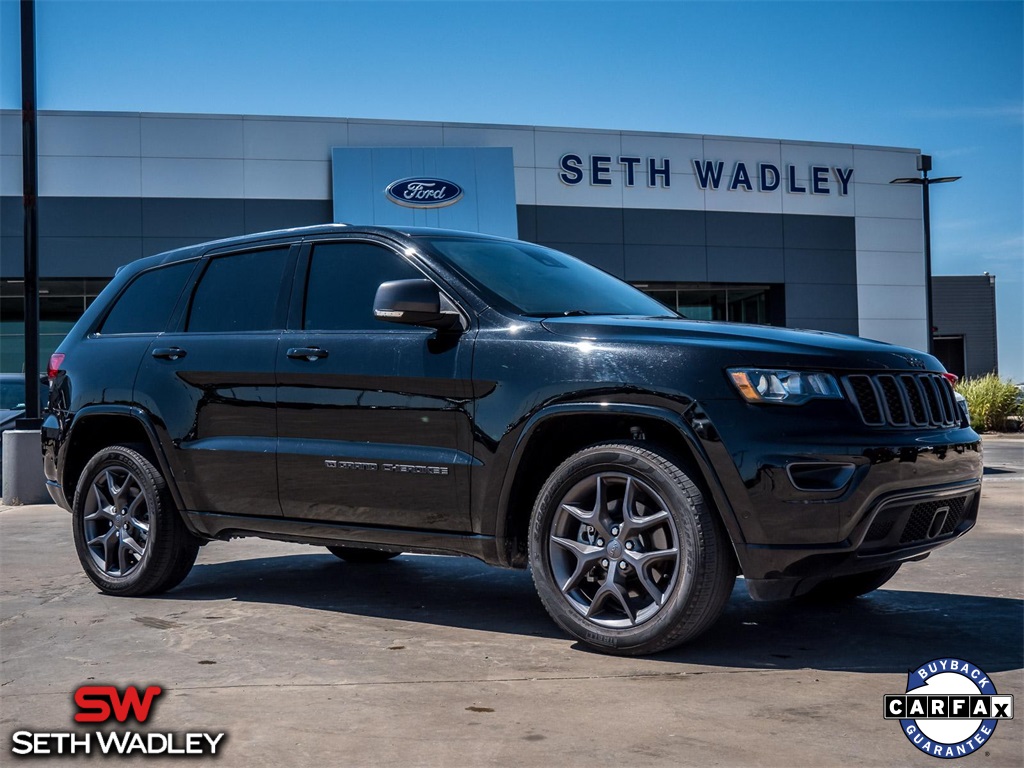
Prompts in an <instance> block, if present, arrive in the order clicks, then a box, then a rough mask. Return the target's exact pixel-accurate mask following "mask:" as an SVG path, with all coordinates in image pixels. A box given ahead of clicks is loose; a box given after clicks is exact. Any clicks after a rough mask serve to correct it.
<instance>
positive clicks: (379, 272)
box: [303, 243, 423, 331]
mask: <svg viewBox="0 0 1024 768" xmlns="http://www.w3.org/2000/svg"><path fill="white" fill-rule="evenodd" d="M422 277H423V275H422V274H421V273H420V272H419V271H418V270H417V269H416V268H415V267H413V266H412V265H411V264H409V262H407V261H406V260H405V259H403V258H402V257H401V256H399V255H398V254H396V253H395V252H394V251H391V250H389V249H387V248H384V247H383V246H379V245H373V244H371V243H328V244H325V245H318V246H316V247H315V248H314V249H313V256H312V259H311V261H310V264H309V277H308V281H307V287H306V311H305V317H304V321H303V327H304V328H308V329H311V330H321V331H353V330H370V329H376V330H391V331H394V330H398V329H399V328H400V326H396V325H395V324H394V323H386V322H383V321H381V320H377V319H376V318H375V317H374V316H373V299H374V296H376V295H377V288H378V287H379V286H380V284H381V283H386V282H387V281H388V280H407V279H412V278H422Z"/></svg>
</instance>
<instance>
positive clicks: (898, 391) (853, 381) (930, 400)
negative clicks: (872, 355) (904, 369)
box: [843, 373, 960, 427]
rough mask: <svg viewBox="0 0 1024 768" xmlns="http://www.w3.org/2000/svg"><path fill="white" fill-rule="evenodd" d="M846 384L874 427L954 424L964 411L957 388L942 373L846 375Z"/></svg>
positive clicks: (863, 415) (861, 412) (851, 398)
mask: <svg viewBox="0 0 1024 768" xmlns="http://www.w3.org/2000/svg"><path fill="white" fill-rule="evenodd" d="M843 383H844V384H845V385H846V392H847V394H848V395H849V396H850V400H852V401H853V404H854V405H855V406H856V407H857V410H858V411H859V412H860V416H861V418H862V419H863V420H864V423H865V424H867V425H869V426H873V427H884V426H890V427H954V426H956V425H957V424H959V423H960V410H959V409H958V408H957V405H956V399H955V398H954V396H953V387H952V385H950V383H949V382H948V381H947V380H946V379H945V378H943V376H942V375H941V374H938V373H904V374H891V373H875V374H860V373H858V374H853V375H851V376H845V377H844V378H843Z"/></svg>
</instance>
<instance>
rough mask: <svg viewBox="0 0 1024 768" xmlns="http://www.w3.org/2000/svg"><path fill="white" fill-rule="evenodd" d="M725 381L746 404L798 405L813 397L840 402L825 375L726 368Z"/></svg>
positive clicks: (835, 385) (836, 387)
mask: <svg viewBox="0 0 1024 768" xmlns="http://www.w3.org/2000/svg"><path fill="white" fill-rule="evenodd" d="M729 378H731V379H732V383H733V384H735V385H736V389H738V390H739V391H740V394H741V395H743V398H744V399H745V400H746V401H747V402H748V403H786V404H788V405H800V404H801V403H806V402H807V401H808V400H811V399H813V398H816V397H823V398H829V399H835V400H841V399H842V398H843V393H842V392H841V391H840V389H839V384H838V383H837V382H836V379H835V377H834V376H833V375H832V374H829V373H808V372H807V371H765V370H762V369H759V368H730V369H729Z"/></svg>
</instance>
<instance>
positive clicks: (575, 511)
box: [562, 504, 595, 525]
mask: <svg viewBox="0 0 1024 768" xmlns="http://www.w3.org/2000/svg"><path fill="white" fill-rule="evenodd" d="M562 509H564V510H565V511H566V512H568V513H569V514H570V515H572V516H573V517H575V518H576V519H577V520H579V521H580V522H581V523H583V524H584V525H593V524H594V516H595V515H594V512H593V511H590V512H588V511H586V510H583V509H580V508H579V507H577V506H575V505H573V504H563V505H562Z"/></svg>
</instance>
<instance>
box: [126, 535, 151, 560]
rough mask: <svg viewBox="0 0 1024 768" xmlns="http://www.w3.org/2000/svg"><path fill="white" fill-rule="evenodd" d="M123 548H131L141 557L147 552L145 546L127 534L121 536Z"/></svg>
mask: <svg viewBox="0 0 1024 768" xmlns="http://www.w3.org/2000/svg"><path fill="white" fill-rule="evenodd" d="M121 548H122V549H130V550H131V551H132V552H134V553H135V554H136V556H137V557H139V558H141V557H142V555H143V554H144V553H145V552H146V550H145V548H144V547H142V546H141V545H140V544H139V543H138V542H137V541H136V540H135V539H134V538H132V537H131V536H130V535H127V534H125V535H124V536H122V537H121Z"/></svg>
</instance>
